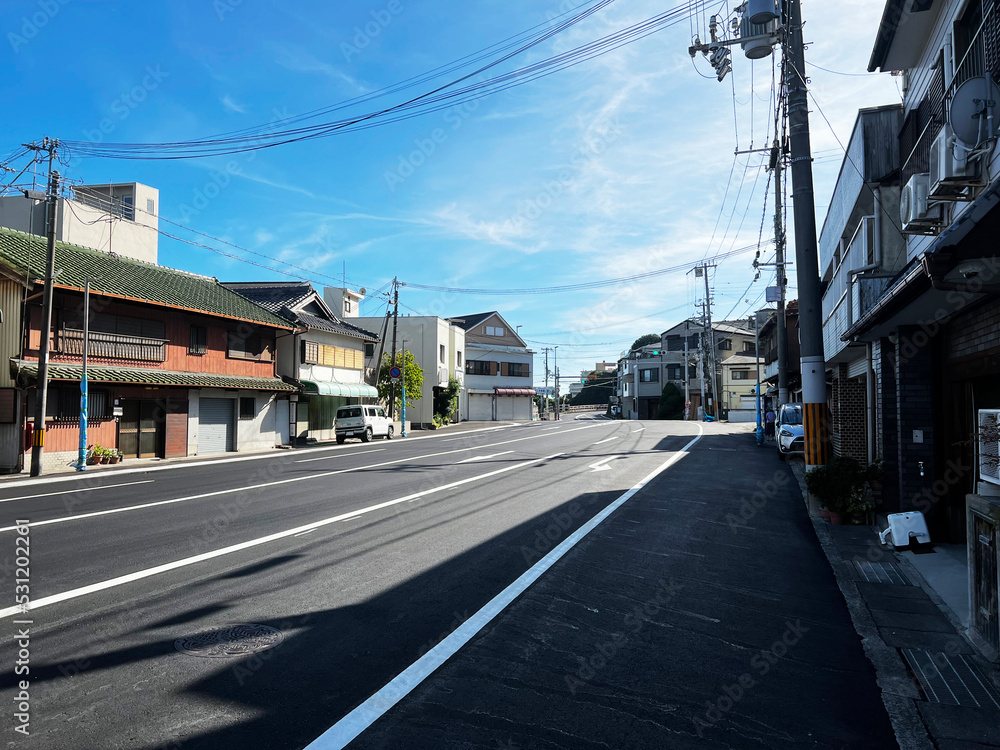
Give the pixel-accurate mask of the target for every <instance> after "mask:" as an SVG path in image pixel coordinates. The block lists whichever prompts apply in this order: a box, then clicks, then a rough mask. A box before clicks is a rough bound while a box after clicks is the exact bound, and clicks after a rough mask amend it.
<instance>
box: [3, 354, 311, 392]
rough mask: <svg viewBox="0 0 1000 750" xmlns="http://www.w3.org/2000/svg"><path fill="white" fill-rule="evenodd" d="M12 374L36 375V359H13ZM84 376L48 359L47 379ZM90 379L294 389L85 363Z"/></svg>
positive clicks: (262, 381)
mask: <svg viewBox="0 0 1000 750" xmlns="http://www.w3.org/2000/svg"><path fill="white" fill-rule="evenodd" d="M10 369H11V374H12V375H14V376H18V375H21V376H24V377H25V378H27V379H29V380H34V379H36V378H37V377H38V362H36V361H34V360H23V359H12V360H11V361H10ZM82 377H83V365H76V364H63V363H61V362H49V379H50V380H75V381H79V380H80V379H81V378H82ZM87 380H88V382H90V383H120V384H121V385H143V386H146V385H163V386H182V387H184V386H186V387H188V388H226V389H229V390H239V391H295V390H298V389H297V388H296V387H295V386H294V385H290V384H288V383H285V382H284V381H282V380H279V379H278V378H247V377H240V376H238V375H214V374H212V373H206V372H174V371H172V370H158V369H156V368H153V367H105V366H104V365H91V366H89V367H87Z"/></svg>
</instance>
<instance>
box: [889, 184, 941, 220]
mask: <svg viewBox="0 0 1000 750" xmlns="http://www.w3.org/2000/svg"><path fill="white" fill-rule="evenodd" d="M927 183H928V175H927V173H926V172H921V173H920V174H915V175H913V176H912V177H911V178H910V181H909V182H907V183H906V185H904V186H903V191H902V193H900V196H899V218H900V220H901V221H902V223H903V232H904V233H906V234H937V233H938V230H939V229H940V228H941V207H940V206H935V207H934V208H930V209H929V208H928V207H927Z"/></svg>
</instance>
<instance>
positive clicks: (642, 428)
mask: <svg viewBox="0 0 1000 750" xmlns="http://www.w3.org/2000/svg"><path fill="white" fill-rule="evenodd" d="M645 429H646V428H645V427H640V428H639V429H638V430H632V432H642V431H643V430H645Z"/></svg>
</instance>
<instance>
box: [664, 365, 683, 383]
mask: <svg viewBox="0 0 1000 750" xmlns="http://www.w3.org/2000/svg"><path fill="white" fill-rule="evenodd" d="M667 380H681V366H680V365H667Z"/></svg>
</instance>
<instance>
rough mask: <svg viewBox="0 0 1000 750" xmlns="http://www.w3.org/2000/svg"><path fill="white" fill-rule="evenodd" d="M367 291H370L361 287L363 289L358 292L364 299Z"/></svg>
mask: <svg viewBox="0 0 1000 750" xmlns="http://www.w3.org/2000/svg"><path fill="white" fill-rule="evenodd" d="M367 291H368V290H367V289H365V288H364V287H361V288H360V289H359V290H358V294H360V295H361V296H362V297H364V296H365V293H366V292H367Z"/></svg>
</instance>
